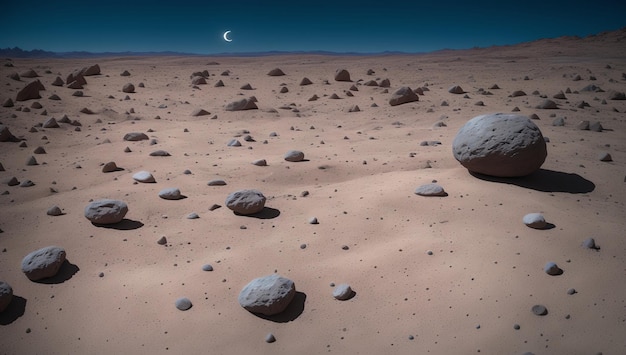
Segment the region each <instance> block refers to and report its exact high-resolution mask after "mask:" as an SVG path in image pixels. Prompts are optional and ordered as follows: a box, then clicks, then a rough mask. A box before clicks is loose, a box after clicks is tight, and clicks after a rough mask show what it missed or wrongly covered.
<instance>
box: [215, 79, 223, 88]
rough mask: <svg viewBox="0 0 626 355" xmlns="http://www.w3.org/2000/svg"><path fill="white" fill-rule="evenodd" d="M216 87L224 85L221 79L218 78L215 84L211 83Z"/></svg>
mask: <svg viewBox="0 0 626 355" xmlns="http://www.w3.org/2000/svg"><path fill="white" fill-rule="evenodd" d="M213 86H214V87H216V88H220V87H223V86H224V82H223V81H222V80H218V81H217V82H216V83H215V85H213Z"/></svg>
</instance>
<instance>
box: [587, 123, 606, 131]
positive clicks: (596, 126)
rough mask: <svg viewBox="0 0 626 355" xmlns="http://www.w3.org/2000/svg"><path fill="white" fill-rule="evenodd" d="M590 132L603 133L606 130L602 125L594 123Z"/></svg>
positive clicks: (590, 127)
mask: <svg viewBox="0 0 626 355" xmlns="http://www.w3.org/2000/svg"><path fill="white" fill-rule="evenodd" d="M589 130H590V131H592V132H602V131H603V130H604V127H602V124H601V123H600V122H597V121H596V122H593V123H590V124H589Z"/></svg>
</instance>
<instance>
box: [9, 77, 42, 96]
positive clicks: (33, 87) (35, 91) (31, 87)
mask: <svg viewBox="0 0 626 355" xmlns="http://www.w3.org/2000/svg"><path fill="white" fill-rule="evenodd" d="M41 90H46V88H45V87H44V86H43V84H42V83H41V81H39V80H33V81H31V82H30V83H28V84H26V86H24V88H22V90H20V91H18V93H17V97H16V98H15V101H26V100H31V99H40V98H41V95H39V91H41Z"/></svg>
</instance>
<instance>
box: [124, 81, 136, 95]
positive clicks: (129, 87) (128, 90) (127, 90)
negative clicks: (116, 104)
mask: <svg viewBox="0 0 626 355" xmlns="http://www.w3.org/2000/svg"><path fill="white" fill-rule="evenodd" d="M122 92H125V93H127V94H132V93H134V92H135V85H133V84H131V83H128V84H125V85H124V87H122Z"/></svg>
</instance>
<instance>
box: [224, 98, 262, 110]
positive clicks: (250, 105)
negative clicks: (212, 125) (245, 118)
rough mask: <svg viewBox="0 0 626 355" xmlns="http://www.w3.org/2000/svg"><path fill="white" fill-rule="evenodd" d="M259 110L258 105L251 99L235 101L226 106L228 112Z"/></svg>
mask: <svg viewBox="0 0 626 355" xmlns="http://www.w3.org/2000/svg"><path fill="white" fill-rule="evenodd" d="M254 109H258V107H257V105H256V104H255V103H254V101H253V100H252V99H250V98H247V99H241V100H237V101H233V102H231V103H229V104H228V105H226V107H225V110H226V111H243V110H254Z"/></svg>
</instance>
